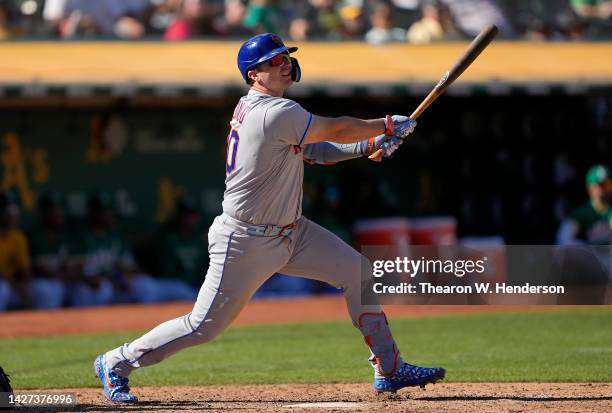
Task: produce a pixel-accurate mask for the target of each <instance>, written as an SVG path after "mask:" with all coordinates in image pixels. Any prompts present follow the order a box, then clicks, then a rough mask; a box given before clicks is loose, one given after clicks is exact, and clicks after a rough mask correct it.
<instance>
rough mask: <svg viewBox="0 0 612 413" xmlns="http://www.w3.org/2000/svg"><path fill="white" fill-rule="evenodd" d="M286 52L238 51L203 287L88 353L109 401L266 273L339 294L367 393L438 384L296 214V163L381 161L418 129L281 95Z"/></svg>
mask: <svg viewBox="0 0 612 413" xmlns="http://www.w3.org/2000/svg"><path fill="white" fill-rule="evenodd" d="M296 50H297V47H286V46H285V45H284V44H283V42H282V41H281V39H280V38H279V37H278V36H276V35H274V34H270V33H266V34H261V35H257V36H255V37H253V38H251V39H249V40H247V41H246V42H245V43H244V44H243V45H242V46H241V48H240V51H239V52H238V68H239V70H240V73H241V74H242V77H243V78H244V80H245V81H246V83H247V84H248V85H250V91H249V92H248V94H247V95H246V96H244V97H242V98H241V99H240V101H239V102H238V105H237V106H236V109H235V111H234V114H233V117H232V120H231V122H230V126H231V131H230V133H229V136H228V137H227V161H226V173H227V175H226V179H225V184H226V190H225V194H224V199H223V213H222V214H221V215H220V216H218V217H216V218H215V220H214V222H213V224H212V225H211V227H210V230H209V232H208V252H209V255H210V264H209V268H208V272H207V274H206V278H205V280H204V284H203V285H202V287H201V289H200V292H199V295H198V298H197V300H196V303H195V305H194V307H193V310H192V311H191V313H189V314H187V315H184V316H182V317H178V318H176V319H174V320H170V321H167V322H165V323H163V324H161V325H159V326H157V327H155V328H154V329H153V330H151V331H150V332H148V333H146V334H145V335H144V336H142V337H140V338H138V339H136V340H134V341H132V342H131V343H126V344H124V345H122V346H120V347H118V348H116V349H113V350H110V351H108V352H107V353H105V354H102V355H100V356H98V357H97V358H96V360H95V363H94V367H95V370H96V374H97V376H98V378H99V379H100V380H101V382H102V384H103V386H104V394H105V396H106V397H107V398H108V399H109V400H112V401H116V402H135V401H137V398H136V396H134V395H133V394H132V393H130V389H129V387H128V376H129V375H130V373H132V372H133V371H134V370H135V369H137V368H140V367H145V366H150V365H152V364H156V363H159V362H160V361H162V360H163V359H165V358H166V357H168V356H170V355H172V354H174V353H176V352H178V351H180V350H182V349H184V348H187V347H190V346H194V345H197V344H202V343H205V342H208V341H210V340H212V339H214V338H215V337H216V336H217V335H219V334H220V333H221V332H222V331H223V330H224V329H225V328H227V327H228V326H229V325H230V323H231V322H232V320H233V319H234V318H235V317H236V316H237V315H238V313H239V312H240V310H242V308H243V307H244V306H245V304H246V303H247V302H248V301H249V299H250V298H251V296H252V295H253V294H254V293H255V291H256V290H257V289H258V288H259V286H260V285H262V284H263V283H264V282H265V281H266V280H267V279H268V278H269V277H270V276H271V275H273V274H274V273H276V272H280V273H283V274H292V275H298V276H303V277H308V278H312V279H316V280H320V281H325V282H327V283H330V284H332V285H334V286H336V287H338V288H342V290H343V292H344V296H345V298H346V302H347V305H348V310H349V313H350V316H351V319H352V321H353V324H354V325H355V327H357V328H358V329H359V330H360V331H361V333H362V335H363V337H364V339H365V342H366V343H367V345H368V346H369V348H370V350H371V357H370V359H369V360H370V363H371V364H372V366H373V368H374V388H375V389H376V390H377V391H379V392H383V391H396V390H398V389H400V388H402V387H406V386H417V385H419V386H424V385H425V384H426V383H433V382H435V381H437V380H440V379H442V378H443V377H444V373H445V372H444V369H442V368H423V367H418V366H414V365H410V364H408V363H405V362H404V361H403V360H402V357H401V356H400V352H399V350H398V348H397V345H396V344H395V341H394V339H393V336H392V334H391V331H390V330H389V326H388V323H387V319H386V317H385V314H384V313H383V311H382V309H381V307H380V306H378V305H362V304H361V271H362V265H364V264H365V265H369V263H368V262H367V259H366V258H364V257H363V256H362V255H361V254H359V253H358V252H357V251H355V250H354V249H353V248H351V247H350V246H348V245H347V244H346V243H345V242H344V241H342V240H341V239H340V238H338V237H337V236H335V235H334V234H332V233H331V232H329V231H327V230H326V229H324V228H322V227H320V226H319V225H317V224H315V223H314V222H312V221H310V220H308V219H307V218H305V217H303V216H302V180H303V175H304V166H303V160H306V161H308V162H311V163H323V164H324V163H330V162H331V163H333V162H339V161H342V160H346V159H352V158H357V157H361V156H367V155H369V154H372V153H373V152H374V151H376V150H377V149H379V148H382V149H383V151H384V155H385V156H386V157H388V156H389V155H391V153H393V151H395V150H396V149H397V148H398V147H399V145H400V144H401V143H402V140H403V139H404V138H405V137H406V136H408V134H410V133H411V132H412V131H413V129H414V127H415V125H416V122H415V121H414V120H412V119H409V118H407V117H404V116H393V117H391V116H387V117H386V118H384V119H371V120H361V119H356V118H352V117H347V116H342V117H339V118H326V117H321V116H316V115H313V114H312V113H309V112H308V111H306V110H305V109H303V108H302V107H301V106H300V105H299V104H298V103H296V102H294V101H292V100H289V99H284V98H283V94H284V92H285V90H287V88H289V87H290V86H291V85H292V84H293V83H294V82H297V81H299V80H300V75H301V72H300V66H299V63H298V61H297V59H295V58H294V57H292V56H291V55H290V54H291V53H293V52H295V51H296ZM377 135H378V136H377ZM373 136H375V137H374V138H372V137H373Z"/></svg>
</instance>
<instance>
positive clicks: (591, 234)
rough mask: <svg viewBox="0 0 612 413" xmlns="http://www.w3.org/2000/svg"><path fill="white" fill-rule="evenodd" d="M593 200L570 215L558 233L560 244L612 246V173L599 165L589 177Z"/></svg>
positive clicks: (592, 170)
mask: <svg viewBox="0 0 612 413" xmlns="http://www.w3.org/2000/svg"><path fill="white" fill-rule="evenodd" d="M586 187H587V192H588V193H589V200H588V202H586V203H585V204H584V205H582V206H581V207H579V208H577V209H576V210H574V211H573V212H572V213H570V215H569V217H567V218H566V219H565V220H564V221H563V222H562V223H561V225H560V227H559V230H558V232H557V244H560V245H571V244H584V243H586V244H591V245H608V244H611V243H612V173H611V171H610V168H608V167H607V166H605V165H595V166H593V167H592V168H590V169H589V170H588V172H587V175H586Z"/></svg>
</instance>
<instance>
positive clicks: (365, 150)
mask: <svg viewBox="0 0 612 413" xmlns="http://www.w3.org/2000/svg"><path fill="white" fill-rule="evenodd" d="M402 143H404V140H403V139H400V138H398V137H396V136H388V135H378V136H376V137H374V138H371V139H368V140H366V141H362V142H361V153H362V154H363V155H364V156H369V155H371V154H373V153H374V152H376V151H377V150H379V149H382V151H383V158H388V157H390V156H391V154H393V152H395V151H396V150H397V148H399V147H400V145H401V144H402Z"/></svg>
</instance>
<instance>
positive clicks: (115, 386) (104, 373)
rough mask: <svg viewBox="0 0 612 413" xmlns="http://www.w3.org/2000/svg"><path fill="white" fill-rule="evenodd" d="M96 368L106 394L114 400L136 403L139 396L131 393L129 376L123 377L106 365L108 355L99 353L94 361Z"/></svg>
mask: <svg viewBox="0 0 612 413" xmlns="http://www.w3.org/2000/svg"><path fill="white" fill-rule="evenodd" d="M94 370H95V371H96V377H97V378H98V379H100V381H101V382H102V385H103V386H104V395H105V396H106V398H107V399H108V400H110V401H112V402H118V403H136V402H137V401H138V397H136V396H134V395H133V394H132V393H130V387H129V386H128V378H127V377H121V376H118V375H117V374H115V373H113V372H112V371H110V370H109V369H108V367H106V357H105V356H104V355H99V356H98V357H96V361H94Z"/></svg>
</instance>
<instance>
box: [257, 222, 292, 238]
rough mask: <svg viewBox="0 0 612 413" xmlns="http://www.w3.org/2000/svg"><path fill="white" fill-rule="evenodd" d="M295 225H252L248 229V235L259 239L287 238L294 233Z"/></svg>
mask: <svg viewBox="0 0 612 413" xmlns="http://www.w3.org/2000/svg"><path fill="white" fill-rule="evenodd" d="M293 227H294V224H289V225H285V226H284V227H281V226H279V225H251V226H249V227H248V228H247V234H249V235H256V236H258V237H287V236H289V235H291V233H292V232H293Z"/></svg>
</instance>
